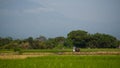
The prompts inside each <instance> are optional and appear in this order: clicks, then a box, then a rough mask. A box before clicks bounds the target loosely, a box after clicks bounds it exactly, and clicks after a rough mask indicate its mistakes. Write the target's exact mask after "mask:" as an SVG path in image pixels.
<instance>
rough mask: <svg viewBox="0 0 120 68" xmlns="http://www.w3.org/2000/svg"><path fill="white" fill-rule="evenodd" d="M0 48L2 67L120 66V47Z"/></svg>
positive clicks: (78, 67) (80, 67)
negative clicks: (16, 49)
mask: <svg viewBox="0 0 120 68" xmlns="http://www.w3.org/2000/svg"><path fill="white" fill-rule="evenodd" d="M23 51H24V52H23V53H22V54H18V53H16V52H13V50H0V68H120V49H81V52H72V49H64V50H57V49H53V50H50V49H47V50H46V49H45V50H23Z"/></svg>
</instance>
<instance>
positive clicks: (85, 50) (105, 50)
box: [0, 48, 120, 53]
mask: <svg viewBox="0 0 120 68" xmlns="http://www.w3.org/2000/svg"><path fill="white" fill-rule="evenodd" d="M22 51H23V52H25V53H28V52H72V49H28V50H22ZM99 51H101V52H120V49H117V48H116V49H111V48H110V49H83V48H81V49H80V52H99ZM11 52H13V50H12V49H11V50H0V53H11Z"/></svg>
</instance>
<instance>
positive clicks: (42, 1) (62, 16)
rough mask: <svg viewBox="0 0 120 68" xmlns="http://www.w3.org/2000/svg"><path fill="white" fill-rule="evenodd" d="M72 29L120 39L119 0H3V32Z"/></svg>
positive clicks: (22, 33)
mask: <svg viewBox="0 0 120 68" xmlns="http://www.w3.org/2000/svg"><path fill="white" fill-rule="evenodd" d="M72 30H85V31H87V32H89V33H96V32H99V33H106V34H110V35H113V36H115V37H117V38H119V39H120V0H0V36H2V37H7V36H10V37H13V38H27V37H29V36H32V37H38V36H40V35H44V36H46V37H56V36H65V37H66V36H67V33H69V32H70V31H72Z"/></svg>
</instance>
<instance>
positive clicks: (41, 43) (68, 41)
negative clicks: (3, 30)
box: [0, 30, 120, 49]
mask: <svg viewBox="0 0 120 68" xmlns="http://www.w3.org/2000/svg"><path fill="white" fill-rule="evenodd" d="M119 45H120V40H118V39H117V38H116V37H114V36H112V35H109V34H102V33H95V34H90V33H88V32H87V31H84V30H74V31H71V32H69V33H68V34H67V37H63V36H59V37H55V38H46V37H45V36H39V37H37V38H33V37H28V38H26V39H22V40H21V39H13V38H11V37H6V38H3V37H0V49H53V48H56V49H63V48H72V47H73V46H75V47H79V48H118V47H119Z"/></svg>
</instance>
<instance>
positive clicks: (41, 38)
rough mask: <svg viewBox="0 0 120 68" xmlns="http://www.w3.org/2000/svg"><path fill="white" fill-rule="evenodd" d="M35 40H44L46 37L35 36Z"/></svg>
mask: <svg viewBox="0 0 120 68" xmlns="http://www.w3.org/2000/svg"><path fill="white" fill-rule="evenodd" d="M36 40H38V41H46V40H47V39H46V37H45V36H39V37H38V38H36Z"/></svg>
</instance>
